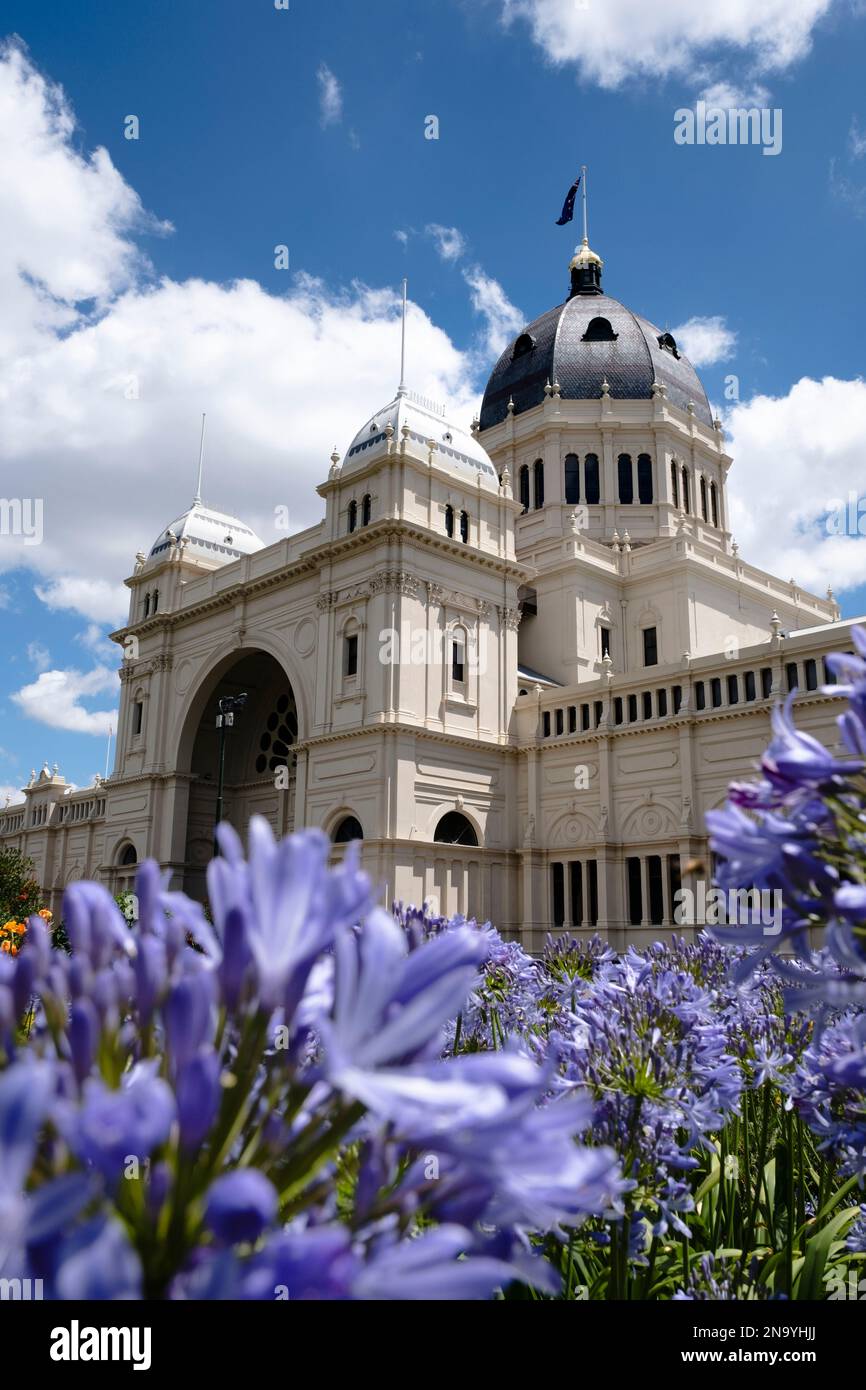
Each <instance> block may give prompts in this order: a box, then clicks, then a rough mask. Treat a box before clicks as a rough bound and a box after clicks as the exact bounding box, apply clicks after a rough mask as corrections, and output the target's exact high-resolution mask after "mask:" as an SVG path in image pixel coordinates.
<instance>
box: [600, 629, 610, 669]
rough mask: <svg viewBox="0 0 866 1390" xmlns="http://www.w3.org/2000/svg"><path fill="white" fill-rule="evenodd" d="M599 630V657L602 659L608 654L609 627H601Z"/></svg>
mask: <svg viewBox="0 0 866 1390" xmlns="http://www.w3.org/2000/svg"><path fill="white" fill-rule="evenodd" d="M599 631H600V633H601V659H602V661H604V658H605V657H606V656H610V628H609V627H603V628H600V629H599Z"/></svg>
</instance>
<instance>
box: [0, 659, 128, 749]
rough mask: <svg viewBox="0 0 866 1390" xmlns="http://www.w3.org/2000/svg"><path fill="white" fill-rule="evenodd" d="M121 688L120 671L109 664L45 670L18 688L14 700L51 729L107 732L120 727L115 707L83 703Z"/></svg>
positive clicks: (29, 714) (28, 716) (76, 731)
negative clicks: (89, 706) (86, 668)
mask: <svg viewBox="0 0 866 1390" xmlns="http://www.w3.org/2000/svg"><path fill="white" fill-rule="evenodd" d="M118 689H119V681H118V676H117V672H116V671H115V670H112V669H111V667H109V666H95V667H94V668H93V670H92V671H85V672H82V671H77V670H75V669H74V668H69V669H68V670H65V671H43V672H42V673H41V675H39V676H38V678H37V679H36V680H35V681H33V683H32V684H31V685H25V686H23V687H22V688H21V690H17V691H15V693H14V694H13V695H12V697H11V698H12V699H13V700H14V702H15V704H16V705H17V706H18V708H19V709H20V710H21V711H22V713H23V714H25V715H26V716H27V718H28V719H35V720H38V722H39V723H40V724H47V725H48V726H49V728H51V729H65V730H67V731H68V732H70V733H76V734H100V735H103V734H107V733H108V730H109V728H112V729H116V728H117V712H116V710H115V709H109V710H106V709H102V710H90V709H87V707H86V706H85V704H84V703H83V702H84V701H85V700H90V699H93V698H94V697H95V696H100V695H105V694H106V693H107V692H111V693H112V694H113V695H115V696H116V694H117V691H118Z"/></svg>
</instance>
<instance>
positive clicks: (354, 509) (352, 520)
mask: <svg viewBox="0 0 866 1390" xmlns="http://www.w3.org/2000/svg"><path fill="white" fill-rule="evenodd" d="M357 525H358V503H357V502H350V503H349V512H348V523H347V528H346V529H347V530H348V532H349V535H351V534H352V532H353V531H354V529H355V527H356V526H357Z"/></svg>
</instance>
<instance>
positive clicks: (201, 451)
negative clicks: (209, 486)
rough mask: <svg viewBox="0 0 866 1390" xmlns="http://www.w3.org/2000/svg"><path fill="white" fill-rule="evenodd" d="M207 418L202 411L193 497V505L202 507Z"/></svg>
mask: <svg viewBox="0 0 866 1390" xmlns="http://www.w3.org/2000/svg"><path fill="white" fill-rule="evenodd" d="M206 419H207V416H206V415H205V414H204V413H202V417H201V442H200V444H199V446H198V479H197V481H196V485H195V497H194V498H193V499H192V505H193V506H194V507H200V506H201V475H202V468H203V466H204V422H205V420H206Z"/></svg>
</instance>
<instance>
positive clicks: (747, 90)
mask: <svg viewBox="0 0 866 1390" xmlns="http://www.w3.org/2000/svg"><path fill="white" fill-rule="evenodd" d="M701 101H704V102H706V104H707V106H708V107H710V106H712V107H715V108H717V109H719V108H720V109H721V110H723V111H730V110H732V109H733V110H741V109H742V108H743V107H745V108H746V110H750V109H751V108H752V107H754V106H758V107H762V106H767V105H768V104H769V101H770V93H769V91H768V90H767V88H766V87H764V86H762V85H761V83H760V82H754V83H751V84H750V85H749V86H748V87H742V86H739V85H738V84H736V83H734V82H727V81H721V82H713V83H712V84H711V85H710V86H709V87H706V88H705V89H704V90H703V91H702V92H701Z"/></svg>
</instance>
